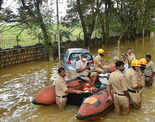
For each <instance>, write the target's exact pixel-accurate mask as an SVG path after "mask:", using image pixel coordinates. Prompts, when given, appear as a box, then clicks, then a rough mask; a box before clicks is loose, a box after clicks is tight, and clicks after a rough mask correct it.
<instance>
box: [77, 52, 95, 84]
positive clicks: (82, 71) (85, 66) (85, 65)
mask: <svg viewBox="0 0 155 122" xmlns="http://www.w3.org/2000/svg"><path fill="white" fill-rule="evenodd" d="M76 72H77V73H78V75H79V76H82V77H83V79H84V80H85V81H87V82H88V83H89V84H90V85H93V84H94V83H95V81H96V80H97V77H98V73H97V72H91V70H90V65H89V62H88V61H87V55H86V54H82V55H81V59H80V60H79V61H77V62H76Z"/></svg>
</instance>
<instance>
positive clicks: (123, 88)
mask: <svg viewBox="0 0 155 122" xmlns="http://www.w3.org/2000/svg"><path fill="white" fill-rule="evenodd" d="M115 65H116V71H114V72H112V73H111V75H110V77H109V80H108V82H107V95H108V98H107V102H108V101H110V100H111V99H112V93H111V90H110V86H111V85H112V88H113V91H114V94H113V98H114V107H115V112H116V113H118V114H120V112H121V111H122V114H124V115H126V114H128V113H129V94H128V88H127V80H126V78H125V76H124V74H123V73H122V71H123V69H124V63H123V62H122V61H117V62H116V63H115ZM121 109H122V110H121Z"/></svg>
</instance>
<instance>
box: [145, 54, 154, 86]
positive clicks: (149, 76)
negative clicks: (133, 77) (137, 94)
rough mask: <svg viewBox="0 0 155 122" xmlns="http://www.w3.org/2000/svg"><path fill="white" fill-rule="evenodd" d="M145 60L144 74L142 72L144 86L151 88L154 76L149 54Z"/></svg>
mask: <svg viewBox="0 0 155 122" xmlns="http://www.w3.org/2000/svg"><path fill="white" fill-rule="evenodd" d="M145 58H146V60H147V65H146V69H145V72H144V75H145V85H146V86H152V83H153V77H154V75H155V65H154V63H153V62H152V60H151V55H150V54H146V56H145Z"/></svg>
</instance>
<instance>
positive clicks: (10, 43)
mask: <svg viewBox="0 0 155 122" xmlns="http://www.w3.org/2000/svg"><path fill="white" fill-rule="evenodd" d="M38 42H39V41H38V40H33V39H30V38H27V39H25V40H22V41H19V42H18V43H17V41H16V39H7V40H3V39H0V48H2V49H6V48H13V47H14V46H17V45H20V46H30V45H35V44H37V43H38Z"/></svg>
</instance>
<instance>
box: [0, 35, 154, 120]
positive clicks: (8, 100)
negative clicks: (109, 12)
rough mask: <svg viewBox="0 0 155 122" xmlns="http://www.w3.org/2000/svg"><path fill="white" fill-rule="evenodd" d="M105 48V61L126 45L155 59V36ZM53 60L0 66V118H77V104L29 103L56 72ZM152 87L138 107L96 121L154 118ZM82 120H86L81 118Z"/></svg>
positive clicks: (122, 50) (148, 89)
mask: <svg viewBox="0 0 155 122" xmlns="http://www.w3.org/2000/svg"><path fill="white" fill-rule="evenodd" d="M103 47H104V49H105V61H106V63H112V57H113V56H115V55H117V54H118V51H119V50H120V52H119V53H120V54H121V53H123V52H125V51H126V50H127V48H128V47H131V48H133V49H134V52H135V54H136V56H137V57H138V58H141V57H143V56H144V54H145V53H147V52H150V53H151V54H152V58H153V61H154V62H155V38H151V40H150V39H148V38H146V39H145V42H144V45H143V44H142V39H139V40H137V41H135V42H129V41H128V42H124V43H121V44H120V46H119V47H120V49H118V48H117V44H109V45H108V44H107V45H104V46H103ZM90 50H91V52H92V53H94V54H96V51H97V47H96V49H94V47H90ZM55 62H56V61H53V60H51V61H50V62H31V63H27V64H20V65H15V66H12V67H8V68H5V69H1V70H0V80H1V84H0V122H80V121H79V120H77V119H76V118H75V115H76V113H77V111H78V107H76V106H67V107H66V110H65V111H64V112H60V111H59V110H58V109H57V106H56V105H51V106H37V105H33V104H31V102H30V101H31V100H32V98H33V97H34V96H35V95H36V93H37V92H38V90H39V89H40V88H42V87H44V86H46V85H48V84H51V83H52V81H51V80H50V77H51V76H55V74H56V69H57V64H56V63H55ZM154 114H155V87H154V86H153V87H152V88H146V89H145V91H144V100H143V106H142V108H141V110H131V112H130V114H129V116H118V115H116V114H115V113H114V112H110V113H109V114H108V115H107V116H105V117H102V118H101V119H100V120H97V121H96V122H102V121H104V122H116V121H117V122H154V121H155V116H154ZM81 122H85V121H81Z"/></svg>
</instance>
